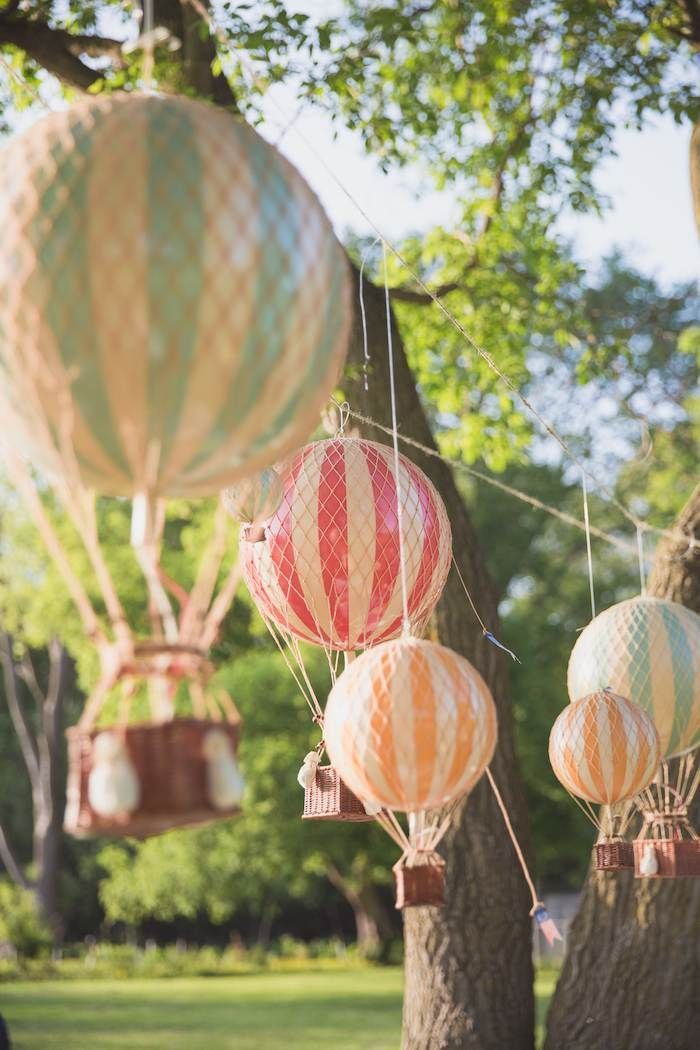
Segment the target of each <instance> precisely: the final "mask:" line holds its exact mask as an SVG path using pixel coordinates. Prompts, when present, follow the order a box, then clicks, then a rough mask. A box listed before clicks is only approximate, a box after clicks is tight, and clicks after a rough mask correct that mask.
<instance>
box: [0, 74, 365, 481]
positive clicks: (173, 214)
mask: <svg viewBox="0 0 700 1050" xmlns="http://www.w3.org/2000/svg"><path fill="white" fill-rule="evenodd" d="M2 173H3V174H2V180H1V181H0V225H1V226H2V230H3V243H2V250H1V251H0V331H1V332H2V343H1V344H0V370H1V371H2V379H3V382H2V409H3V424H4V426H5V427H9V428H11V430H12V431H13V432H14V433H17V434H20V435H21V440H22V441H23V442H24V443H25V444H26V445H27V447H28V448H30V449H32V450H33V455H32V460H33V462H34V463H35V464H40V465H41V466H42V467H43V468H44V469H46V470H47V471H48V472H49V473H51V474H60V475H64V476H65V475H67V474H70V475H71V476H77V477H79V478H80V479H81V480H82V481H83V482H84V483H85V484H86V485H87V486H88V487H92V488H95V489H96V490H97V491H99V492H101V493H104V494H108V495H120V496H132V495H133V494H134V493H135V492H144V493H148V494H149V495H150V496H177V497H186V498H190V497H193V496H207V495H211V494H213V493H214V492H216V491H217V490H218V489H220V488H223V487H224V486H226V485H230V484H232V483H233V482H235V481H237V480H240V479H241V478H244V477H247V476H249V475H251V474H253V473H254V472H255V471H257V470H259V469H261V468H262V467H266V466H268V465H270V464H271V463H273V462H275V460H277V459H279V458H280V457H281V456H283V455H285V454H287V453H288V452H290V451H291V450H292V449H294V448H295V447H296V446H297V445H298V444H299V442H300V441H303V440H304V439H305V438H306V436H307V435H308V434H309V433H310V432H311V431H312V430H313V428H314V426H315V425H316V423H317V421H318V416H319V412H320V409H321V407H322V405H323V404H324V403H325V402H326V400H327V398H328V396H329V394H330V391H331V389H332V387H333V385H334V383H335V381H336V379H337V376H338V373H339V370H340V367H341V364H342V361H343V357H344V353H345V348H346V343H347V337H348V331H349V323H350V282H349V273H348V266H347V262H346V259H345V255H344V252H343V251H342V249H341V247H340V245H339V243H338V242H337V240H336V238H335V236H334V234H333V231H332V228H331V226H330V223H329V221H328V219H327V218H326V216H325V215H324V213H323V211H322V209H321V207H320V205H319V203H318V201H317V199H316V197H315V196H314V194H313V193H312V191H311V190H310V188H309V187H308V185H307V184H306V182H305V181H304V180H303V179H302V178H301V176H300V175H299V174H298V172H297V171H296V170H295V169H294V168H293V167H292V166H291V164H289V162H288V161H286V160H285V159H284V158H283V157H282V156H281V154H280V153H278V152H277V150H275V148H274V147H273V146H270V145H269V144H268V143H266V142H265V141H264V139H262V138H261V137H260V136H259V135H257V134H256V133H255V132H254V131H253V130H252V129H251V128H250V127H249V126H248V125H246V124H245V123H244V122H242V121H239V120H236V119H234V118H233V117H232V116H231V115H230V114H228V113H226V112H225V111H224V110H222V109H221V108H220V107H217V106H213V105H209V104H206V103H203V102H198V101H194V100H192V99H185V98H179V97H176V96H160V95H156V94H149V95H142V94H138V93H130V94H119V93H117V94H109V95H105V96H99V97H91V98H85V99H83V100H81V101H80V102H77V103H76V104H75V105H73V106H71V107H70V108H68V109H64V110H59V111H56V112H53V113H50V114H49V115H48V116H46V117H44V118H43V119H42V120H40V121H38V122H37V123H36V124H34V125H33V126H32V127H31V128H29V130H28V131H26V132H24V133H23V134H21V135H18V136H16V137H15V138H13V139H12V140H11V141H10V144H9V145H8V146H7V147H6V148H5V150H4V151H3V163H2Z"/></svg>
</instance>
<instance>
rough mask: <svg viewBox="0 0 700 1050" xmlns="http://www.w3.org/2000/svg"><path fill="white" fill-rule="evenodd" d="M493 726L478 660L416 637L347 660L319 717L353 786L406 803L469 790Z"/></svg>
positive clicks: (485, 757) (485, 760) (365, 795)
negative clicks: (471, 659) (475, 664)
mask: <svg viewBox="0 0 700 1050" xmlns="http://www.w3.org/2000/svg"><path fill="white" fill-rule="evenodd" d="M496 736H497V722H496V709H495V705H494V702H493V698H492V697H491V694H490V692H489V690H488V687H487V686H486V683H485V682H484V680H483V679H482V678H481V676H480V675H479V673H478V672H477V671H476V669H475V668H474V667H472V665H471V664H470V663H469V662H468V661H467V660H465V659H464V658H463V657H461V656H459V654H457V653H454V652H453V651H452V650H450V649H447V648H445V647H444V646H441V645H438V644H437V643H435V642H428V641H424V640H420V639H416V638H408V639H407V638H401V639H397V640H395V641H389V642H386V643H384V644H382V645H379V646H377V647H375V648H374V649H370V650H369V651H368V652H366V653H364V654H363V655H362V656H360V657H358V659H357V660H355V661H354V662H353V663H352V664H350V666H349V667H348V668H347V669H346V671H344V672H343V674H342V675H341V676H340V677H339V678H338V681H337V682H336V684H335V686H334V688H333V690H332V691H331V694H330V697H329V700H328V705H327V707H326V716H325V721H324V740H325V743H326V748H327V750H328V754H329V756H330V758H331V761H332V763H333V765H334V766H335V767H336V768H337V769H338V771H339V773H340V776H341V777H342V779H343V780H344V781H345V782H346V783H347V784H348V786H349V787H350V788H351V790H352V791H354V792H355V794H357V795H358V797H360V798H362V799H363V800H365V801H370V802H374V803H376V804H378V805H382V806H386V807H388V808H390V809H396V810H403V811H409V812H410V811H418V810H425V809H431V808H438V807H440V806H443V805H446V804H448V803H449V802H450V801H452V800H453V799H455V798H457V797H459V796H461V795H463V794H465V793H466V792H467V791H469V790H471V788H472V787H473V786H474V784H475V783H476V781H477V780H478V779H479V777H480V776H481V775H482V773H483V772H484V769H485V768H486V766H487V765H488V764H489V762H490V761H491V757H492V755H493V751H494V748H495V745H496Z"/></svg>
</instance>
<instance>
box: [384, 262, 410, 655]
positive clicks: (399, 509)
mask: <svg viewBox="0 0 700 1050" xmlns="http://www.w3.org/2000/svg"><path fill="white" fill-rule="evenodd" d="M382 253H383V254H382V258H383V261H384V299H385V304H386V342H387V350H388V353H389V395H390V397H391V437H392V440H393V444H394V482H395V484H396V520H397V524H398V527H399V563H400V565H401V602H402V605H403V633H404V635H408V634H410V631H411V621H410V620H409V617H408V583H407V580H406V551H405V550H404V535H403V502H402V499H401V473H400V466H399V432H398V423H397V419H396V382H395V380H394V340H393V336H392V331H391V301H390V299H389V279H388V275H387V267H386V245H385V244H382Z"/></svg>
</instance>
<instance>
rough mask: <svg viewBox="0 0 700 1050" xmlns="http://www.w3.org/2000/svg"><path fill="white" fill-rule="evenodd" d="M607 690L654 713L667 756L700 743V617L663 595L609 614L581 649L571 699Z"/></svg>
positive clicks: (575, 657)
mask: <svg viewBox="0 0 700 1050" xmlns="http://www.w3.org/2000/svg"><path fill="white" fill-rule="evenodd" d="M606 686H609V687H610V688H611V689H612V690H613V691H615V692H617V693H620V694H621V695H623V696H625V697H628V698H629V699H630V700H633V701H635V702H636V703H638V704H640V705H641V707H643V708H644V710H645V711H646V712H647V713H648V714H649V715H650V716H651V718H652V720H653V721H654V724H655V725H656V728H657V729H658V731H659V736H660V738H661V748H662V753H663V754H664V756H665V757H670V756H672V755H675V754H678V753H680V752H683V751H685V750H688V749H689V748H692V747H695V746H697V744H698V742H700V617H698V616H696V615H695V614H694V613H693V612H691V611H690V610H688V609H685V608H684V607H683V606H681V605H678V604H677V603H675V602H669V601H665V600H663V599H659V598H632V599H629V600H628V601H624V602H620V603H619V604H617V605H614V606H612V607H611V608H610V609H606V610H605V612H603V613H601V614H600V615H599V616H597V617H596V618H595V620H593V621H592V622H591V623H590V624H589V625H588V626H587V627H586V629H585V630H584V631H583V632H582V633H581V635H580V636H579V638H578V640H577V642H576V645H575V646H574V648H573V651H572V653H571V658H570V661H569V670H568V689H569V696H570V698H571V699H572V700H577V699H579V698H580V697H582V696H585V695H586V694H588V693H591V692H593V691H594V690H596V689H602V688H604V687H606Z"/></svg>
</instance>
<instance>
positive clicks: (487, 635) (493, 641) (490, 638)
mask: <svg viewBox="0 0 700 1050" xmlns="http://www.w3.org/2000/svg"><path fill="white" fill-rule="evenodd" d="M452 564H453V565H454V567H455V572H456V573H457V575H458V577H459V582H460V583H461V584H462V590H463V591H464V593H465V594H466V596H467V601H468V602H469V604H470V605H471V607H472V612H473V613H474V615H475V616H476V618H477V620H478V621H479V624H480V626H481V630H482V633H483V635H484V638H485V639H486V641H487V642H490V643H491V645H495V647H496V648H497V649H502V650H503V652H504V653H508V655H509V656H511V657H512V658H513V659H514V660H515V662H516V663H518V664H519V663H521V661H520V660H519V659H518V657H517V656H516V655H515V653H514V652H513V650H512V649H508V648H506V646H505V645H503V643H502V642H499V640H498V638H496V636H495V634H492V633H491V631H489V629H488V627H487V626H486V624H485V623H484V621H483V620H482V618H481V616H480V615H479V610H478V609H477V607H476V605H475V604H474V601H473V599H472V596H471V594H470V593H469V589H468V588H467V585H466V583H465V582H464V577H463V576H462V573H461V572H460V570H459V565H458V564H457V559H456V558H455V556H454V553H453V554H452Z"/></svg>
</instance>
